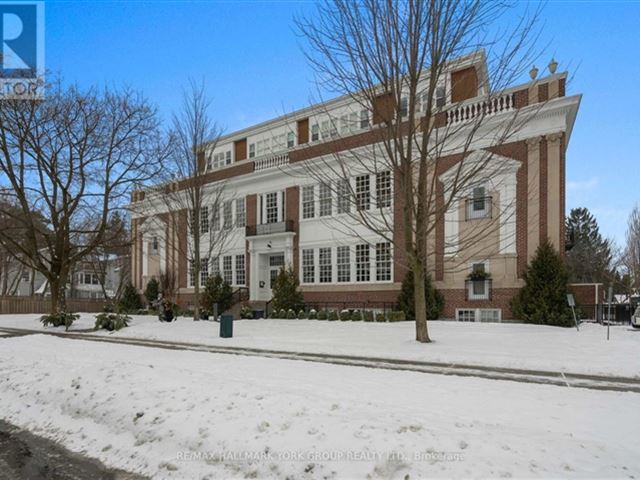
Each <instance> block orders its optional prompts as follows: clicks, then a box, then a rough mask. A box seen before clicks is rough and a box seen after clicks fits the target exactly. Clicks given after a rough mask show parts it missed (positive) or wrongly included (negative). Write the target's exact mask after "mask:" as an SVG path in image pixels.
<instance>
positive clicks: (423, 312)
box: [413, 265, 431, 343]
mask: <svg viewBox="0 0 640 480" xmlns="http://www.w3.org/2000/svg"><path fill="white" fill-rule="evenodd" d="M413 277H414V279H415V284H414V289H413V296H414V302H415V310H416V340H417V341H418V342H421V343H429V342H431V339H430V338H429V330H428V328H427V298H426V295H425V290H424V285H425V271H424V268H423V267H422V266H421V265H418V266H416V267H414V268H413Z"/></svg>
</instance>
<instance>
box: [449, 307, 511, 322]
mask: <svg viewBox="0 0 640 480" xmlns="http://www.w3.org/2000/svg"><path fill="white" fill-rule="evenodd" d="M483 310H491V311H497V312H498V321H497V322H496V323H502V309H501V308H456V318H455V320H456V322H462V320H460V319H459V318H460V317H459V313H460V312H461V311H473V312H474V317H473V318H474V320H473V321H474V322H475V323H493V322H482V321H481V312H482V311H483Z"/></svg>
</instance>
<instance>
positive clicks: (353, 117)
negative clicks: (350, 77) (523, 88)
mask: <svg viewBox="0 0 640 480" xmlns="http://www.w3.org/2000/svg"><path fill="white" fill-rule="evenodd" d="M418 97H419V100H418V105H417V106H416V110H417V111H418V112H426V111H427V101H428V95H427V93H423V94H422V95H419V96H418ZM445 103H446V89H445V87H444V86H438V87H436V92H435V106H436V107H438V108H440V107H442V106H444V105H445ZM398 113H399V115H400V116H401V117H406V116H407V115H408V114H409V102H408V99H407V97H402V98H401V99H400V105H399V108H398ZM370 126H371V120H370V113H369V111H368V110H366V109H362V110H360V111H359V112H351V113H347V114H344V115H341V116H340V117H339V118H338V117H336V118H331V119H328V120H322V121H321V122H318V123H314V124H312V125H311V141H312V142H318V141H320V140H321V139H322V140H329V139H332V138H335V137H337V136H338V132H339V133H340V135H343V136H344V135H350V134H352V133H354V132H357V131H358V130H362V129H365V128H369V127H370ZM295 144H296V135H295V133H294V132H292V131H291V132H288V133H282V134H279V135H274V136H273V137H270V138H264V139H262V140H258V141H256V142H252V143H250V144H249V158H255V157H260V156H262V155H266V154H268V153H275V152H279V151H282V150H285V149H288V148H293V147H294V146H295ZM231 163H232V155H231V150H228V151H225V152H219V153H215V154H213V155H209V157H208V158H207V168H208V169H209V170H211V169H216V168H220V167H223V166H225V165H230V164H231Z"/></svg>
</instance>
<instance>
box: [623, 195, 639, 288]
mask: <svg viewBox="0 0 640 480" xmlns="http://www.w3.org/2000/svg"><path fill="white" fill-rule="evenodd" d="M626 240H627V242H626V243H627V244H626V247H625V249H624V253H623V255H622V259H623V260H622V263H623V265H624V268H625V270H626V271H627V274H628V275H629V286H630V287H631V290H632V291H631V292H629V293H638V291H640V206H638V205H636V206H635V207H634V208H633V210H632V211H631V214H630V215H629V220H628V222H627V235H626Z"/></svg>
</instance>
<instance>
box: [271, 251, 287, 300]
mask: <svg viewBox="0 0 640 480" xmlns="http://www.w3.org/2000/svg"><path fill="white" fill-rule="evenodd" d="M282 267H284V253H274V254H272V255H269V296H270V297H273V293H272V292H271V289H272V288H273V285H274V283H275V281H276V277H277V276H278V273H279V272H280V269H281V268H282Z"/></svg>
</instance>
